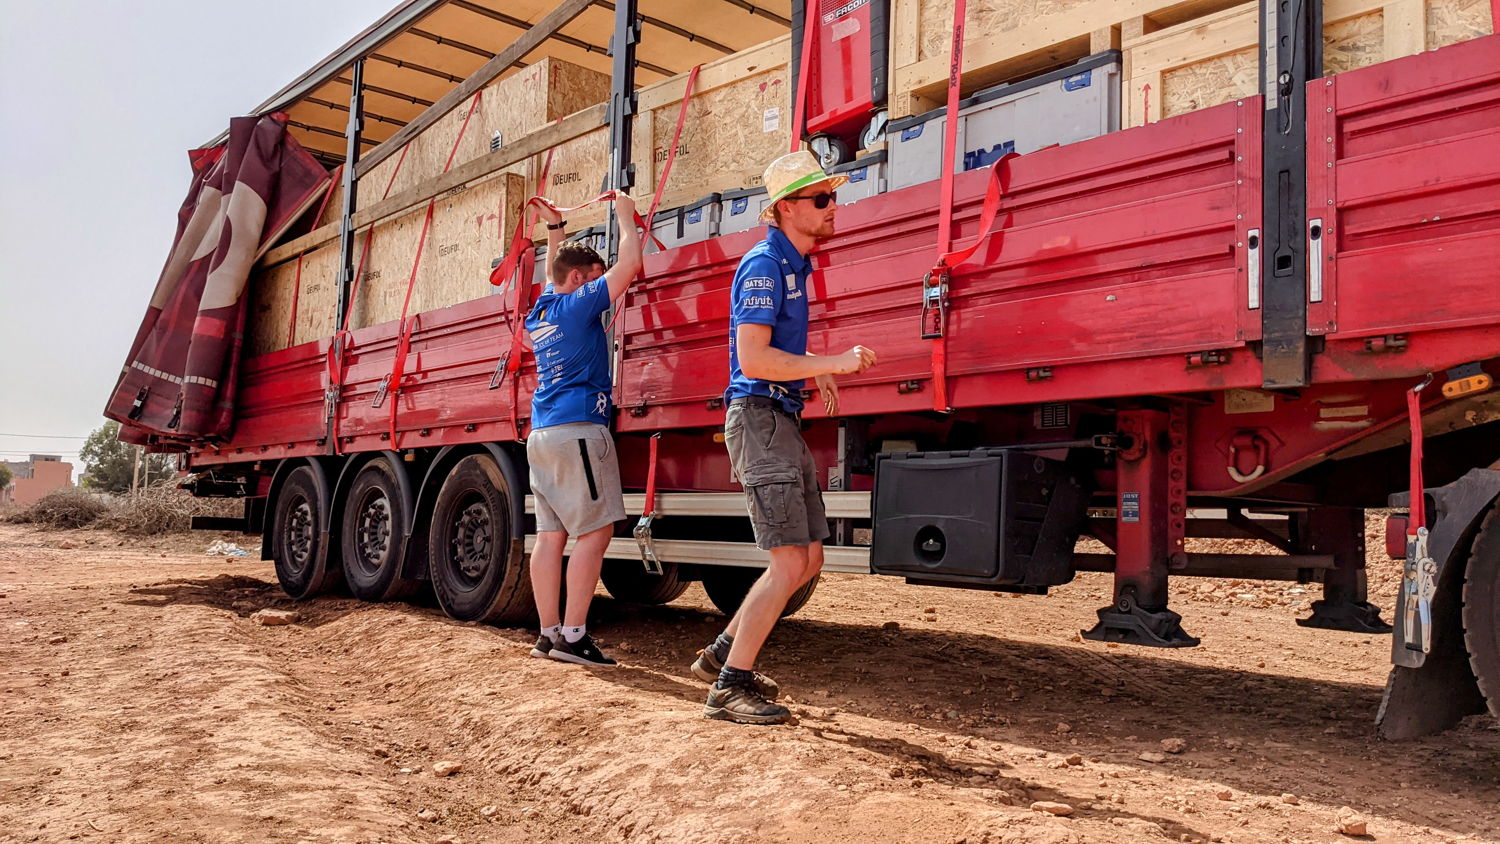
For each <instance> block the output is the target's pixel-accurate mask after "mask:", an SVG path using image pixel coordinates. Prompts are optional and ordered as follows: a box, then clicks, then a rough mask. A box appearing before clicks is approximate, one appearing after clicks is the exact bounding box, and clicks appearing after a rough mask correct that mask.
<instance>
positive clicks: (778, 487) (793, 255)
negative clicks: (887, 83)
mask: <svg viewBox="0 0 1500 844" xmlns="http://www.w3.org/2000/svg"><path fill="white" fill-rule="evenodd" d="M845 181H847V179H846V178H845V177H843V176H829V175H828V174H827V173H824V172H823V170H822V168H821V167H819V166H818V162H817V160H816V159H815V158H813V156H812V153H809V152H806V151H803V152H794V153H792V154H790V155H784V156H782V157H780V158H778V159H776V160H775V161H773V162H771V166H770V167H767V168H766V173H765V184H766V190H767V191H769V192H770V202H769V203H768V204H767V205H766V209H765V211H763V212H761V221H762V222H765V223H769V224H770V225H769V227H768V231H767V233H766V239H765V240H763V241H761V242H760V243H758V244H756V245H755V247H754V248H753V249H751V250H750V251H749V252H748V253H747V254H746V255H745V257H744V258H743V259H742V260H741V261H740V265H739V269H738V270H736V271H735V274H734V286H733V287H732V288H731V293H730V296H731V310H730V327H729V389H728V390H726V391H725V393H724V405H725V407H726V413H725V419H724V444H725V446H726V447H727V448H728V449H729V460H730V463H731V464H732V465H733V466H734V473H735V475H736V476H737V477H738V478H739V479H740V483H742V484H743V485H744V487H745V499H746V503H747V506H748V508H749V511H750V521H751V524H752V525H753V527H754V529H755V543H756V545H757V546H759V547H760V548H761V549H763V550H765V551H768V552H770V556H771V561H770V565H769V566H768V567H767V568H766V572H765V574H763V575H761V577H760V579H759V580H757V581H756V582H755V585H754V586H752V587H751V588H750V592H749V594H747V595H746V596H745V600H744V601H743V602H742V603H741V604H740V608H739V611H738V612H736V613H735V614H734V618H732V619H730V621H729V625H728V626H727V627H726V628H725V629H724V632H723V633H721V634H719V637H718V638H717V639H715V640H714V642H713V643H712V644H710V645H709V646H708V647H706V648H704V649H703V650H702V651H700V652H699V654H698V659H697V661H695V662H694V663H693V669H692V670H693V674H694V675H696V676H697V677H699V678H701V679H703V680H711V681H713V686H712V687H711V688H710V689H709V691H708V702H707V703H706V704H705V705H704V707H703V714H704V715H706V716H707V717H709V718H719V719H725V720H730V721H738V722H740V723H742V724H778V723H781V722H782V721H785V720H786V719H787V718H788V717H789V716H790V714H791V713H790V712H789V711H788V710H787V708H786V707H784V706H781V705H779V704H777V703H776V702H775V700H776V697H777V695H778V693H779V689H778V688H777V686H776V683H775V682H774V681H772V680H771V679H770V678H768V677H765V676H764V675H761V674H757V673H755V671H754V668H755V659H756V656H757V655H758V654H759V653H760V649H761V646H762V645H763V644H764V643H765V641H766V637H767V636H769V635H770V633H771V628H772V627H774V626H775V624H776V620H777V619H778V618H780V617H781V612H782V610H783V609H784V608H785V607H786V603H787V600H788V599H789V598H790V597H791V596H792V593H794V592H796V591H797V589H798V588H800V587H802V586H803V585H804V584H806V583H807V582H808V581H810V580H812V579H813V578H814V577H817V575H818V572H819V571H820V570H821V569H822V568H823V540H824V539H826V538H827V537H828V535H829V534H828V518H827V516H826V515H825V514H824V511H823V495H822V492H821V491H820V490H819V488H818V470H817V466H816V465H814V463H813V458H812V452H810V451H809V450H808V448H807V444H806V443H804V442H803V441H802V431H801V418H800V414H801V411H802V389H803V386H804V384H806V381H807V379H808V378H812V379H815V381H816V383H817V387H818V392H819V393H820V394H821V397H822V400H823V406H824V408H825V409H826V410H827V411H828V414H829V415H830V416H832V415H834V414H836V413H837V412H838V388H837V387H836V386H835V385H834V382H833V376H834V375H849V374H852V373H855V372H860V371H862V370H865V369H868V368H869V367H871V366H873V365H874V363H875V353H874V352H872V351H870V350H869V349H867V348H865V347H864V346H855V347H853V348H851V349H849V350H848V351H846V352H843V353H842V354H838V355H810V354H808V353H807V296H808V286H807V280H808V276H809V275H811V273H812V263H811V261H809V260H808V257H807V255H808V253H809V252H811V251H812V249H813V247H814V246H816V245H817V243H818V241H820V240H822V239H824V238H827V237H831V236H832V235H833V217H834V212H835V211H837V210H838V199H837V198H836V196H835V195H834V190H835V189H836V188H837V187H838V186H839V185H841V184H843V183H844V182H845Z"/></svg>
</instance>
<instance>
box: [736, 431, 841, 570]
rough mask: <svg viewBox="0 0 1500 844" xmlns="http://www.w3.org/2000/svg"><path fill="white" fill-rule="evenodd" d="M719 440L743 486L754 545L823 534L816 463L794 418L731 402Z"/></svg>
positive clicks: (807, 540) (806, 540)
mask: <svg viewBox="0 0 1500 844" xmlns="http://www.w3.org/2000/svg"><path fill="white" fill-rule="evenodd" d="M724 445H725V447H727V448H728V449H729V462H730V464H731V465H732V466H734V473H735V475H736V476H737V477H739V479H740V483H741V484H743V485H744V487H745V504H746V506H747V508H748V509H749V511H750V523H751V525H752V526H754V528H755V544H756V546H758V547H759V548H761V549H762V550H765V551H769V550H770V549H772V548H779V547H781V546H783V545H810V544H812V543H814V542H821V541H822V540H824V539H827V538H828V536H829V532H828V516H827V514H826V513H825V512H824V510H823V492H822V490H820V489H819V488H818V467H817V465H816V464H814V463H813V456H812V452H811V451H809V450H808V448H807V443H805V442H803V441H802V431H801V428H800V427H799V425H798V423H797V420H796V418H795V417H793V416H790V415H788V414H786V413H782V412H781V411H779V410H773V409H771V408H769V407H764V406H761V405H755V404H744V403H735V402H731V403H730V405H729V410H728V412H727V413H726V414H725V416H724Z"/></svg>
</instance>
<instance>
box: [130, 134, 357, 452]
mask: <svg viewBox="0 0 1500 844" xmlns="http://www.w3.org/2000/svg"><path fill="white" fill-rule="evenodd" d="M189 156H190V158H191V160H192V165H193V183H192V187H191V188H190V189H189V190H188V195H187V199H186V201H184V202H183V204H182V209H181V210H180V211H179V212H178V214H177V236H176V238H175V239H174V240H173V243H172V251H171V253H170V254H169V255H168V256H167V261H166V266H165V267H163V269H162V273H161V277H160V278H159V279H158V280H157V282H156V290H155V292H154V293H152V295H151V305H150V307H149V308H147V310H146V316H145V319H143V320H142V321H141V327H140V330H139V331H138V332H137V333H136V337H135V342H134V343H132V344H131V347H130V356H129V357H128V358H127V359H126V361H125V366H124V368H123V369H122V370H121V373H120V379H119V381H118V382H117V383H116V385H115V391H114V394H113V395H111V396H110V400H109V404H108V406H106V408H105V410H104V415H105V416H108V417H109V418H111V419H115V420H117V421H119V422H120V424H121V439H126V440H127V441H131V442H153V443H158V444H162V445H167V444H169V443H171V442H172V441H180V442H196V441H204V440H222V439H227V438H228V437H229V435H230V433H231V429H232V426H233V421H234V398H235V395H234V391H235V380H236V379H235V378H234V372H235V370H236V369H237V368H238V366H239V359H240V353H241V347H242V346H243V340H244V333H245V320H246V316H247V311H248V306H247V303H246V297H245V288H246V281H247V279H248V278H249V275H250V269H251V267H253V266H254V265H255V262H256V260H258V259H259V258H260V256H261V255H262V254H263V253H264V252H265V251H266V250H267V249H268V248H270V246H271V245H272V244H273V243H275V242H276V240H277V239H279V238H280V237H281V235H282V234H284V233H285V232H286V230H287V229H288V228H289V227H290V226H291V225H292V223H294V222H295V221H296V219H297V218H298V217H299V216H301V215H302V213H303V212H305V211H306V210H307V209H308V208H309V207H310V206H311V205H312V204H313V203H314V202H315V201H316V200H317V198H318V194H319V191H320V190H321V189H322V188H323V187H324V186H325V185H326V183H327V182H328V179H329V175H328V173H327V172H326V171H324V169H323V167H322V165H320V164H319V163H318V162H317V160H316V159H314V158H313V157H312V155H311V154H309V153H308V152H307V150H305V149H303V148H302V147H301V146H300V145H299V144H298V143H297V142H296V140H294V139H293V138H292V137H291V136H290V135H288V134H287V132H286V124H285V122H284V117H283V116H282V115H267V116H265V117H241V118H236V119H235V120H233V121H231V122H230V125H229V141H228V143H226V144H225V145H224V146H221V147H214V148H213V149H208V150H194V151H192V152H190V153H189Z"/></svg>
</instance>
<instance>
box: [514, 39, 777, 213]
mask: <svg viewBox="0 0 1500 844" xmlns="http://www.w3.org/2000/svg"><path fill="white" fill-rule="evenodd" d="M790 58H791V40H790V38H787V37H783V38H777V39H775V40H773V41H769V42H767V43H765V44H762V45H760V46H758V47H754V48H751V49H750V50H745V51H742V52H740V53H736V54H734V55H732V56H726V57H724V58H723V59H720V60H718V61H715V62H711V63H708V64H705V65H704V66H703V67H702V69H701V70H700V71H699V74H698V79H697V81H696V83H695V84H694V87H693V94H692V96H691V97H690V98H689V100H688V108H687V116H686V118H685V120H684V123H683V129H682V135H681V137H680V138H679V140H678V143H677V157H676V159H675V160H674V161H673V163H672V170H671V173H670V174H669V176H668V181H667V186H666V190H665V191H664V192H663V194H662V202H661V208H663V209H666V208H672V207H674V206H678V205H684V204H686V203H689V202H693V201H696V200H698V199H701V198H702V197H704V196H706V195H708V194H710V193H714V192H718V191H724V190H733V189H737V188H743V187H754V186H756V185H758V184H759V182H760V174H761V172H762V171H763V170H764V169H765V166H766V165H767V164H769V163H770V161H771V159H773V158H775V157H776V156H778V155H781V154H782V153H784V152H786V150H787V149H788V147H789V145H790V143H791V115H790V114H789V110H790V103H791V98H792V97H791V93H790V91H789V90H788V87H789V84H790V82H789V79H788V75H787V74H788V66H789V61H790ZM687 77H688V75H687V74H682V75H680V76H676V77H673V78H671V79H667V80H665V81H662V82H659V83H657V84H655V85H650V86H647V87H645V88H642V89H641V90H640V91H639V92H638V97H637V99H638V108H639V113H638V114H637V115H636V120H635V123H634V130H633V135H632V137H633V140H632V142H631V153H632V157H633V158H634V159H635V168H636V176H635V188H634V189H633V190H632V195H634V196H635V197H636V200H637V203H638V204H639V205H640V206H641V212H642V213H643V214H644V213H645V211H646V206H648V205H649V204H650V201H651V196H652V194H653V193H654V192H655V190H656V186H657V182H658V180H659V179H660V178H661V176H662V173H663V171H664V169H665V167H666V161H667V156H668V152H669V151H670V147H671V145H672V136H673V131H674V130H675V129H676V127H677V120H678V116H679V114H681V112H682V95H683V93H684V92H685V91H686V90H687ZM538 158H544V156H538ZM608 170H609V130H608V128H607V127H605V128H600V129H599V130H597V131H594V132H591V133H589V134H586V135H583V136H581V137H578V138H575V139H574V140H572V141H568V142H567V143H564V144H562V145H560V146H558V147H557V148H555V150H554V151H553V155H552V163H551V167H550V169H549V170H548V178H547V186H546V195H547V198H548V199H550V200H552V201H553V202H555V203H557V204H558V205H560V206H562V207H571V206H576V205H580V204H582V203H584V202H587V201H588V200H590V199H593V198H594V197H595V196H597V195H598V194H599V192H600V190H601V188H602V187H603V185H604V179H605V177H606V175H607V173H608ZM607 216H608V209H607V208H606V207H605V206H603V205H593V206H590V207H588V208H586V209H582V210H580V211H574V212H571V213H569V214H568V227H569V229H572V230H576V229H580V228H586V227H588V226H591V225H594V224H596V223H600V222H603V221H604V219H605V218H606V217H607Z"/></svg>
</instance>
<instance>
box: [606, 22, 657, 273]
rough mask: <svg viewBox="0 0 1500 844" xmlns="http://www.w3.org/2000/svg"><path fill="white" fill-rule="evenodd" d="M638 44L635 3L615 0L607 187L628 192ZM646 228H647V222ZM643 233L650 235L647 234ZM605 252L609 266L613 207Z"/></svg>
mask: <svg viewBox="0 0 1500 844" xmlns="http://www.w3.org/2000/svg"><path fill="white" fill-rule="evenodd" d="M640 41H641V18H640V15H639V14H638V12H637V7H636V0H616V2H615V33H614V35H613V36H612V37H611V39H610V45H609V53H610V57H611V58H612V59H613V63H612V64H611V69H610V94H609V118H608V119H609V174H608V179H609V182H608V185H607V187H608V188H610V189H612V190H629V189H630V188H632V187H634V186H635V164H634V163H633V162H632V161H631V156H630V153H631V150H630V141H631V130H632V128H633V125H634V123H635V112H636V94H635V62H636V60H635V52H636V46H637V45H638V44H639V43H640ZM646 225H647V226H649V225H651V221H650V220H647V221H646ZM647 234H650V232H649V231H648V232H647ZM607 238H608V240H607V246H606V251H607V252H608V253H609V255H608V260H609V262H610V263H611V264H613V263H614V262H615V261H616V260H618V258H619V255H620V219H619V215H617V214H615V211H614V206H613V205H611V206H610V211H609V233H608V235H607Z"/></svg>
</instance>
